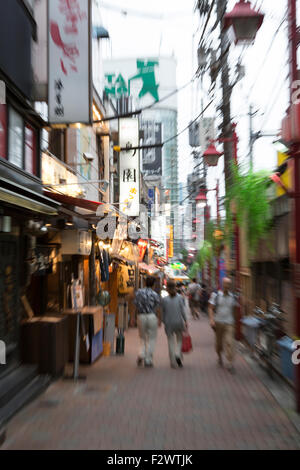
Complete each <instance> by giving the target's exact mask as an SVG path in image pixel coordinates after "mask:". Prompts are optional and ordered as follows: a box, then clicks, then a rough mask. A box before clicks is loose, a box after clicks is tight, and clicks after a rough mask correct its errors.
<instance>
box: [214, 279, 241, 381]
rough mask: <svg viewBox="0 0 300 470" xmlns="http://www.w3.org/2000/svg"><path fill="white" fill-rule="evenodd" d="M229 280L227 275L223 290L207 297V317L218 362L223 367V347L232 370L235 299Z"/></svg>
mask: <svg viewBox="0 0 300 470" xmlns="http://www.w3.org/2000/svg"><path fill="white" fill-rule="evenodd" d="M231 285H232V283H231V280H230V279H229V278H227V277H225V278H224V279H223V291H222V290H219V291H218V292H217V293H216V292H213V293H212V295H211V297H210V299H209V307H208V312H209V319H210V325H211V327H212V328H213V329H214V331H215V335H216V352H217V355H218V363H219V365H220V366H221V367H223V358H222V352H223V348H224V349H225V355H226V359H227V361H228V370H229V371H230V372H232V373H233V372H234V367H233V361H234V352H235V351H234V342H235V340H234V325H235V307H236V305H237V303H236V300H235V297H234V295H233V294H232V292H231V291H230V289H231Z"/></svg>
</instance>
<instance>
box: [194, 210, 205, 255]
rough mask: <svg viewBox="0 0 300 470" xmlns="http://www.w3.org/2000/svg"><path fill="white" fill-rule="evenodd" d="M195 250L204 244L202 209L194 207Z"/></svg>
mask: <svg viewBox="0 0 300 470" xmlns="http://www.w3.org/2000/svg"><path fill="white" fill-rule="evenodd" d="M196 227H197V248H198V247H200V246H201V245H202V244H203V242H204V208H203V207H199V206H198V205H197V206H196Z"/></svg>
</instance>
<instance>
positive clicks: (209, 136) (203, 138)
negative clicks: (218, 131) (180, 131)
mask: <svg viewBox="0 0 300 470" xmlns="http://www.w3.org/2000/svg"><path fill="white" fill-rule="evenodd" d="M199 130H200V145H201V148H202V149H203V150H206V149H207V147H209V145H210V142H211V140H214V138H215V120H214V118H203V119H201V121H200V129H199Z"/></svg>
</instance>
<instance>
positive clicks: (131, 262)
mask: <svg viewBox="0 0 300 470" xmlns="http://www.w3.org/2000/svg"><path fill="white" fill-rule="evenodd" d="M110 257H111V258H112V259H114V260H117V261H119V262H121V263H124V264H127V265H129V266H134V265H135V262H134V261H132V260H130V259H127V258H125V257H124V256H121V255H117V254H111V255H110Z"/></svg>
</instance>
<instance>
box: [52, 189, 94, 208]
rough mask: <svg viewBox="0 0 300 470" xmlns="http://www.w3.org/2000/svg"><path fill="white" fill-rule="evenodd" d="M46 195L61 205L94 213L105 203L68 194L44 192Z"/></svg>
mask: <svg viewBox="0 0 300 470" xmlns="http://www.w3.org/2000/svg"><path fill="white" fill-rule="evenodd" d="M44 194H45V195H46V196H47V197H50V198H51V199H54V200H55V201H58V202H60V203H61V204H67V205H69V206H77V207H81V208H82V209H86V210H89V211H92V212H97V209H98V207H99V206H102V204H103V202H99V201H89V200H88V199H80V198H79V197H72V196H67V195H66V194H59V193H52V192H51V191H44Z"/></svg>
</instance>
